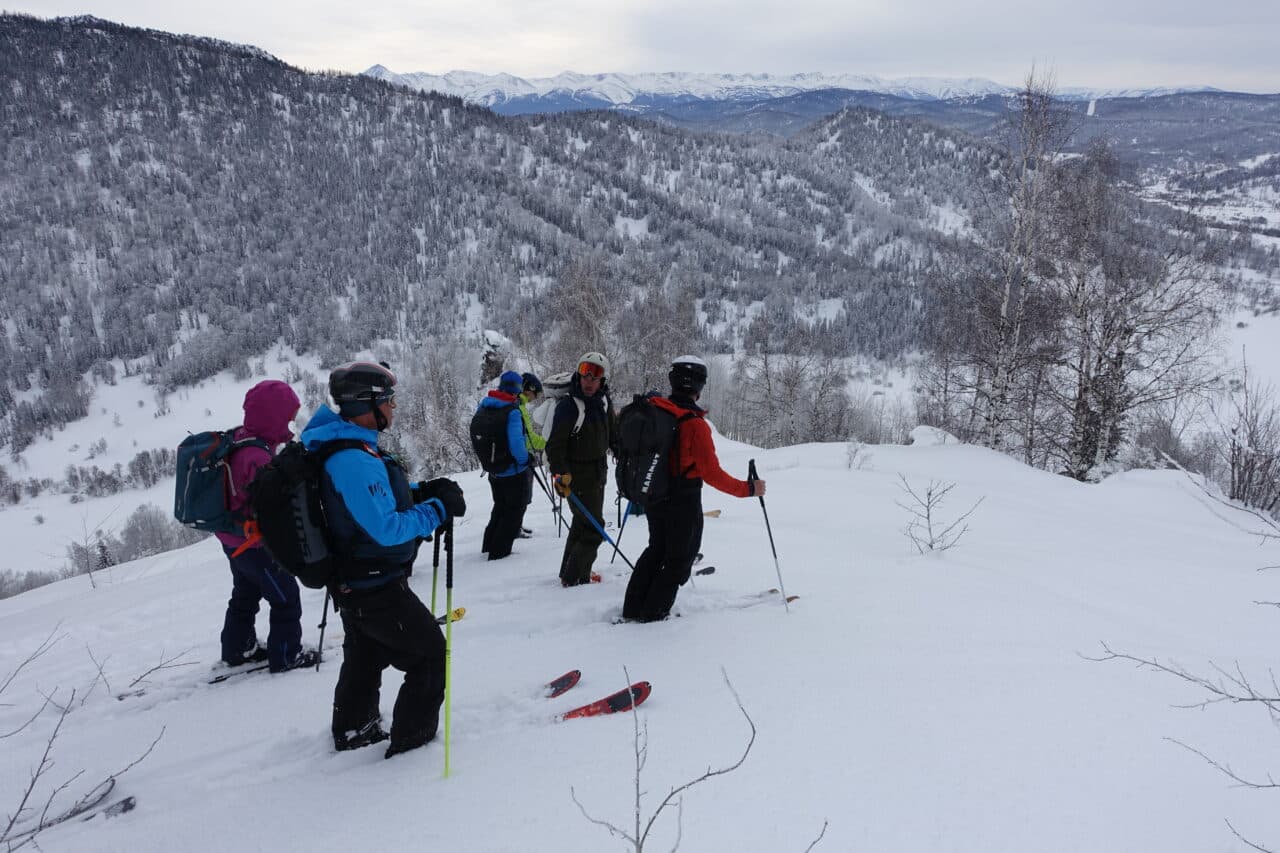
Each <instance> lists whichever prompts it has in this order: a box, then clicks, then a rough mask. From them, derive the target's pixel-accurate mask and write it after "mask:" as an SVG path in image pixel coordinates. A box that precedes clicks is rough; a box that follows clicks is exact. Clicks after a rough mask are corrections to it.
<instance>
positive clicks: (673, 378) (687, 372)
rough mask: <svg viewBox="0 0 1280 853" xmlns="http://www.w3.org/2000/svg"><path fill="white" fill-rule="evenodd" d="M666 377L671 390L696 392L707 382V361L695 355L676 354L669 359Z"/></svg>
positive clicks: (687, 392) (686, 392)
mask: <svg viewBox="0 0 1280 853" xmlns="http://www.w3.org/2000/svg"><path fill="white" fill-rule="evenodd" d="M667 379H668V380H669V381H670V382H671V390H672V391H679V392H682V393H685V394H697V393H699V392H700V391H702V387H703V386H704V385H706V384H707V363H706V362H705V361H703V360H702V359H700V358H698V357H697V356H696V355H682V356H677V357H676V358H673V359H672V360H671V372H670V373H668V374H667Z"/></svg>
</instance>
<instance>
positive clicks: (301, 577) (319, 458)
mask: <svg viewBox="0 0 1280 853" xmlns="http://www.w3.org/2000/svg"><path fill="white" fill-rule="evenodd" d="M353 448H360V449H366V450H367V449H368V446H367V445H366V444H365V443H364V442H363V441H357V440H356V439H351V438H347V439H339V440H336V441H330V442H326V443H325V444H322V445H321V446H320V447H319V449H317V450H315V451H309V450H307V449H306V448H305V447H303V446H302V445H301V444H300V443H298V442H296V441H291V442H289V443H288V444H287V445H285V448H284V450H281V451H280V452H279V453H278V454H277V455H276V457H275V458H274V459H272V460H271V462H270V463H269V464H267V465H264V466H262V467H261V468H259V469H258V473H257V475H256V476H255V477H254V478H253V482H252V483H250V484H249V500H250V504H251V506H252V507H253V512H254V518H255V519H256V521H257V525H258V533H259V534H260V535H261V537H262V545H263V547H264V548H266V549H267V553H268V554H270V555H271V559H273V560H275V561H276V563H277V564H278V565H279V566H280V568H282V569H284V570H285V571H286V572H288V573H289V574H291V575H293V576H294V577H296V578H297V579H298V581H299V582H300V583H301V584H302V585H303V586H305V587H309V588H310V589H323V588H324V587H326V586H327V585H328V584H329V583H331V582H332V581H334V580H336V577H337V575H336V570H337V554H335V553H334V551H333V548H332V547H331V546H330V544H329V535H328V528H327V525H326V523H325V516H324V505H323V504H322V502H321V500H320V478H321V477H322V476H323V475H324V463H325V460H326V459H328V458H329V457H330V456H332V455H333V454H335V453H337V452H338V451H340V450H350V449H353Z"/></svg>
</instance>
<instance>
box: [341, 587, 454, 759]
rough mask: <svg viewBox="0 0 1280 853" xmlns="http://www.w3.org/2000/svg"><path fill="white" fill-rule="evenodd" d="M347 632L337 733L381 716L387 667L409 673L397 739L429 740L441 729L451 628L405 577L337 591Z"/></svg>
mask: <svg viewBox="0 0 1280 853" xmlns="http://www.w3.org/2000/svg"><path fill="white" fill-rule="evenodd" d="M334 601H336V602H337V605H338V612H339V613H341V614H342V627H343V630H345V631H346V638H345V639H344V640H343V642H342V669H341V670H340V671H339V673H338V686H337V688H336V689H335V690H334V691H333V734H334V736H335V738H336V737H337V736H338V735H341V734H344V733H346V732H355V731H359V730H361V729H362V728H364V727H365V725H367V724H368V723H369V722H370V721H371V720H376V719H378V716H379V695H380V692H381V689H382V671H383V670H384V669H386V668H387V667H388V666H394V667H395V668H396V669H398V670H400V671H401V672H403V673H404V683H403V684H402V685H401V686H400V693H399V695H397V696H396V705H395V710H394V712H393V713H392V717H391V745H392V746H394V747H396V748H400V749H412V748H414V747H416V746H421V745H422V744H424V743H426V742H427V741H429V740H431V739H432V738H433V737H435V735H436V729H437V728H438V727H439V723H440V705H441V704H442V703H443V702H444V633H443V632H442V631H441V630H440V626H439V625H437V624H436V620H435V617H434V616H432V615H431V611H430V610H428V609H427V606H426V605H425V604H423V603H422V601H421V600H420V599H419V598H418V596H417V595H415V594H414V592H413V590H411V589H409V582H408V581H407V580H406V579H405V578H398V579H396V580H394V581H391V582H390V583H388V584H387V585H386V586H382V587H378V588H377V589H374V590H368V591H353V592H349V593H335V594H334Z"/></svg>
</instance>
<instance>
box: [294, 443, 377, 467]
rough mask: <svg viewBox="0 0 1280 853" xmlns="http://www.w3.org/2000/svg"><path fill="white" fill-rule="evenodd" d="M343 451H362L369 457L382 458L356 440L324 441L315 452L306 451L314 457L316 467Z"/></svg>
mask: <svg viewBox="0 0 1280 853" xmlns="http://www.w3.org/2000/svg"><path fill="white" fill-rule="evenodd" d="M343 450H363V451H364V452H365V453H368V454H370V455H371V456H377V457H378V458H379V459H381V458H382V457H381V455H380V454H379V453H378V452H377V451H376V450H374V449H373V448H372V447H370V446H369V445H368V443H367V442H363V441H361V440H360V439H358V438H336V439H334V440H333V441H326V442H325V443H324V444H322V445H320V446H319V447H317V448H316V449H315V450H310V451H308V453H310V454H312V455H313V456H315V459H316V464H317V465H319V466H321V467H323V466H324V463H326V462H328V461H329V457H330V456H332V455H333V454H335V453H340V452H342V451H343Z"/></svg>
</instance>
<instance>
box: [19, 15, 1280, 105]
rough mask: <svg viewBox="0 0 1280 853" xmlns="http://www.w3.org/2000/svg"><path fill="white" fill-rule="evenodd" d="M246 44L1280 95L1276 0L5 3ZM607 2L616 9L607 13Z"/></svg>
mask: <svg viewBox="0 0 1280 853" xmlns="http://www.w3.org/2000/svg"><path fill="white" fill-rule="evenodd" d="M0 5H3V6H4V8H6V9H7V10H8V11H15V12H26V13H29V14H33V15H38V16H40V17H57V16H62V15H80V14H92V15H96V16H98V17H100V18H107V19H109V20H113V21H119V22H121V23H125V24H130V25H134V26H144V27H153V28H156V29H161V30H169V31H172V32H181V33H192V34H196V35H204V36H212V37H215V38H221V39H226V40H228V41H234V42H241V43H245V44H251V45H255V46H257V47H260V48H262V49H264V50H266V51H268V52H269V53H272V54H274V55H275V56H278V57H279V58H280V59H283V60H284V61H286V62H288V63H291V64H293V65H297V66H300V67H303V68H307V69H312V70H319V69H336V70H340V71H350V72H358V71H363V70H365V69H366V68H368V67H369V66H371V65H374V64H382V65H385V66H387V67H388V68H390V69H391V70H393V71H397V72H401V73H405V72H410V71H427V72H431V73H437V74H439V73H444V72H446V71H451V70H455V69H462V70H467V71H480V72H485V73H490V74H492V73H496V72H508V73H511V74H515V75H517V76H520V77H544V76H550V75H553V74H556V73H558V72H560V71H566V70H570V71H579V72H583V73H598V72H608V71H619V72H638V71H716V72H735V73H740V72H766V71H767V72H771V73H794V72H800V71H824V72H853V73H865V74H878V75H880V76H883V77H905V76H914V75H923V76H931V77H985V78H987V79H990V80H994V81H996V82H998V83H1005V84H1011V85H1016V84H1017V83H1018V82H1020V80H1021V78H1022V77H1023V76H1024V75H1025V73H1026V71H1027V70H1028V69H1029V68H1030V67H1031V65H1032V63H1033V62H1034V63H1036V64H1037V66H1039V67H1041V68H1051V69H1052V70H1053V71H1054V73H1055V74H1056V78H1057V82H1058V84H1059V85H1060V86H1090V87H1102V86H1106V87H1129V86H1161V85H1173V86H1178V85H1208V86H1216V87H1218V88H1221V89H1232V90H1238V91H1247V92H1269V93H1271V92H1280V0H1208V1H1207V0H1049V2H1048V3H1044V2H1035V0H1016V2H1015V0H969V2H964V0H630V2H625V0H624V2H623V3H620V4H614V3H608V2H601V0H354V2H353V0H252V2H251V0H220V2H218V3H200V2H190V3H186V2H174V0H26V2H22V0H17V2H15V0H0ZM615 6H620V7H626V8H612V7H615Z"/></svg>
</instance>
